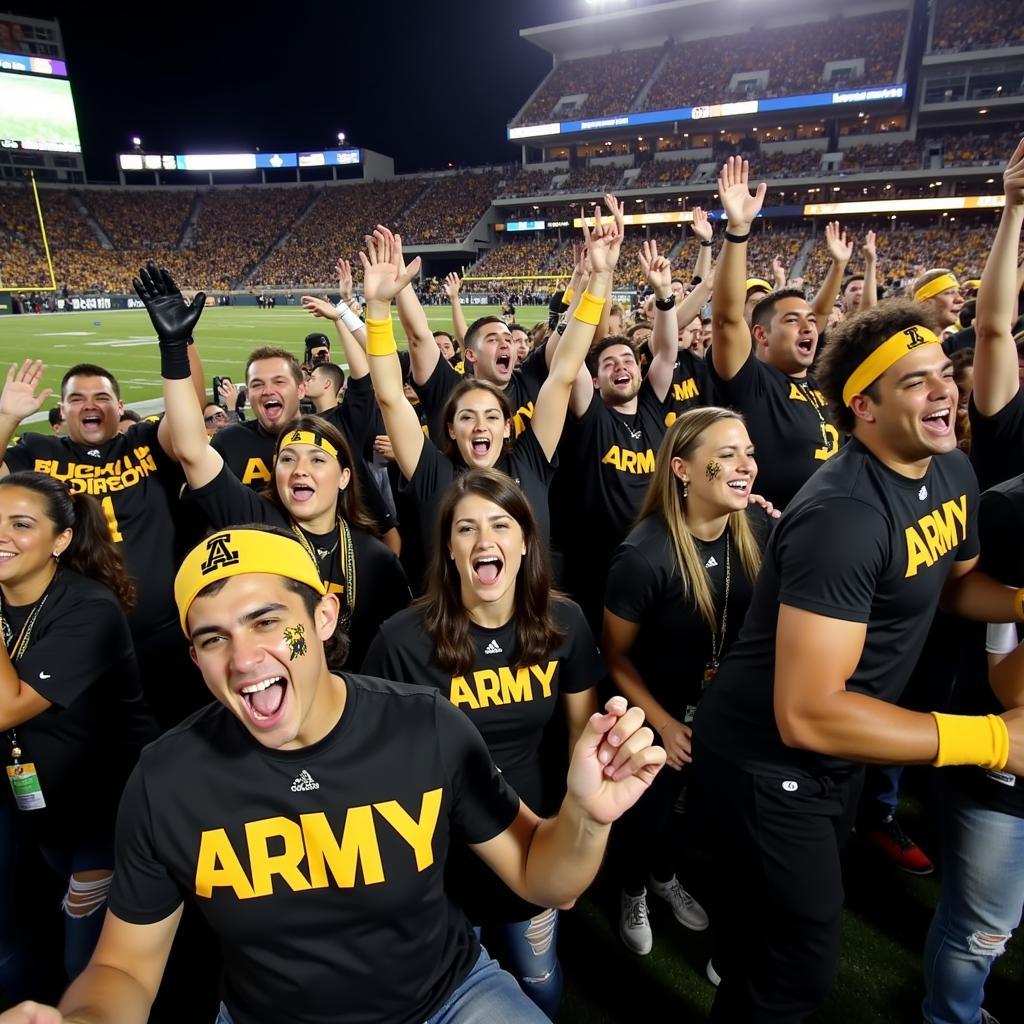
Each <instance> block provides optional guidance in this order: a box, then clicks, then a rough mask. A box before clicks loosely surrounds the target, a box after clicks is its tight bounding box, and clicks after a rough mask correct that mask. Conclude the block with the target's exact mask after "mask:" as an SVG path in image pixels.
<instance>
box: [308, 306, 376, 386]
mask: <svg viewBox="0 0 1024 1024" xmlns="http://www.w3.org/2000/svg"><path fill="white" fill-rule="evenodd" d="M302 305H303V306H304V307H305V308H306V309H307V310H308V311H309V312H310V313H312V314H313V316H317V317H322V318H323V319H324V320H330V321H332V322H333V323H334V329H335V331H336V332H337V335H338V340H339V341H340V342H341V348H342V351H343V352H344V354H345V362H347V363H348V375H349V379H350V380H360V379H361V378H363V377H365V376H366V375H367V374H368V373H369V372H370V364H369V362H368V360H367V357H366V351H365V350H364V348H363V346H364V345H365V344H366V328H365V327H364V328H363V329H362V331H361V332H360V333H361V334H362V340H360V338H359V337H358V335H357V334H353V333H352V331H350V330H349V329H348V328H347V327H346V326H345V321H344V320H343V319H342V317H341V314H340V313H339V312H338V309H337V307H336V306H333V305H331V303H330V302H328V301H327V300H326V299H318V298H317V297H316V296H315V295H303V296H302Z"/></svg>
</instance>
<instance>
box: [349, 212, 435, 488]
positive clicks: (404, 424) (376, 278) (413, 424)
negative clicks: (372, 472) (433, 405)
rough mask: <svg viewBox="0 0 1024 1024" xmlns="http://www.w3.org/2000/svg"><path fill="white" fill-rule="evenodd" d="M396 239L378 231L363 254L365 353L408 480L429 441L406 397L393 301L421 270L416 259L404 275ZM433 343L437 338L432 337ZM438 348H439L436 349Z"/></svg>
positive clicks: (398, 458)
mask: <svg viewBox="0 0 1024 1024" xmlns="http://www.w3.org/2000/svg"><path fill="white" fill-rule="evenodd" d="M393 242H394V236H393V235H392V234H391V232H390V231H389V232H387V233H386V234H385V233H384V231H383V230H381V229H379V228H378V229H377V230H376V231H374V233H373V235H372V236H367V238H366V252H360V253H359V260H360V262H361V263H362V265H363V291H364V294H365V296H366V331H367V336H368V341H367V348H366V354H367V355H368V356H369V362H370V377H371V378H372V380H373V390H374V392H375V393H376V395H377V404H378V405H379V406H380V411H381V413H382V415H383V416H384V427H385V429H386V430H387V433H388V436H389V437H390V438H391V445H392V448H393V449H394V453H395V461H396V462H397V463H398V468H399V469H400V470H401V471H402V475H403V476H404V477H405V478H406V479H407V480H408V479H410V478H411V477H412V475H413V473H414V472H415V471H416V466H417V464H418V463H419V461H420V454H421V453H422V451H423V445H424V444H425V438H424V437H423V431H422V430H421V429H420V421H419V417H418V416H417V415H416V410H415V409H413V407H412V405H411V404H410V403H409V399H408V398H406V397H405V387H404V383H405V382H404V381H403V379H402V366H401V363H399V361H398V347H397V345H396V344H395V332H394V327H393V326H392V323H391V300H392V299H393V298H394V297H395V296H396V295H397V294H398V293H399V292H401V291H402V289H403V288H405V287H406V286H407V285H408V284H409V282H410V281H412V279H413V278H414V277H415V276H416V274H417V273H418V271H419V264H420V259H419V257H418V256H417V257H416V259H414V260H413V261H412V263H411V264H410V265H409V266H408V267H406V268H405V271H404V272H402V271H400V269H399V262H400V257H396V256H395V254H394V252H393ZM431 343H432V344H433V339H431ZM434 348H435V350H437V345H436V344H435V345H434Z"/></svg>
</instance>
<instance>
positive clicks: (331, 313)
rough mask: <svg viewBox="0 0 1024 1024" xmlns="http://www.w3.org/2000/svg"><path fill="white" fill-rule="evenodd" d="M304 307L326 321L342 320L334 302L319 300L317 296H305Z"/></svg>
mask: <svg viewBox="0 0 1024 1024" xmlns="http://www.w3.org/2000/svg"><path fill="white" fill-rule="evenodd" d="M302 306H303V308H304V309H305V310H306V312H308V313H312V314H313V316H317V317H322V318H323V319H324V320H340V319H341V314H340V313H339V312H338V310H337V309H336V308H335V306H334V303H333V302H328V301H327V300H326V299H318V298H317V297H316V296H315V295H303V296H302Z"/></svg>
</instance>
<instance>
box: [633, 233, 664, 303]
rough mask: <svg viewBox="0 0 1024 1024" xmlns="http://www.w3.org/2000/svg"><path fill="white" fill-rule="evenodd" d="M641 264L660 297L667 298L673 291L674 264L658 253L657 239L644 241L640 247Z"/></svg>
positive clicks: (648, 280) (648, 281)
mask: <svg viewBox="0 0 1024 1024" xmlns="http://www.w3.org/2000/svg"><path fill="white" fill-rule="evenodd" d="M640 266H641V267H642V268H643V271H644V277H646V278H647V283H648V284H649V285H650V286H651V287H652V288H653V289H654V292H655V294H656V295H657V296H658V298H662V299H663V298H665V297H666V296H667V295H668V293H669V292H671V291H672V264H671V263H669V261H668V260H667V259H666V258H665V257H664V256H659V255H658V243H657V242H656V241H650V242H644V244H643V245H642V246H641V247H640Z"/></svg>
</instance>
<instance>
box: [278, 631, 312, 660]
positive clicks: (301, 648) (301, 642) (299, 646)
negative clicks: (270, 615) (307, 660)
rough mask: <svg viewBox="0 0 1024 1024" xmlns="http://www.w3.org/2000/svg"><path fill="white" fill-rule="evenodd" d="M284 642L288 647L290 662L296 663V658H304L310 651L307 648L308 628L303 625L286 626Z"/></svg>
mask: <svg viewBox="0 0 1024 1024" xmlns="http://www.w3.org/2000/svg"><path fill="white" fill-rule="evenodd" d="M284 642H285V643H286V644H287V645H288V660H289V661H294V660H295V659H296V658H304V657H305V656H306V654H307V653H308V650H309V649H308V648H307V647H306V627H305V626H303V625H301V624H299V625H297V626H286V627H285V631H284Z"/></svg>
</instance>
